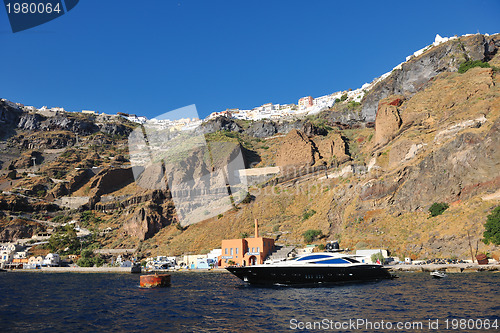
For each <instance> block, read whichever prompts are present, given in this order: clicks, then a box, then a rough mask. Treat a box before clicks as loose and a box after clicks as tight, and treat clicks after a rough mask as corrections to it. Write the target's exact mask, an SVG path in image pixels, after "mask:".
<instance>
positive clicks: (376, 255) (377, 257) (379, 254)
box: [370, 252, 384, 264]
mask: <svg viewBox="0 0 500 333" xmlns="http://www.w3.org/2000/svg"><path fill="white" fill-rule="evenodd" d="M370 259H371V260H372V262H377V260H379V261H380V263H381V264H383V263H384V256H383V255H382V252H377V253H374V254H372V256H371V257H370Z"/></svg>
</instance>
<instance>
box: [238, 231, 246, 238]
mask: <svg viewBox="0 0 500 333" xmlns="http://www.w3.org/2000/svg"><path fill="white" fill-rule="evenodd" d="M240 238H248V232H242V233H240Z"/></svg>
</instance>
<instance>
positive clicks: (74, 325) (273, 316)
mask: <svg viewBox="0 0 500 333" xmlns="http://www.w3.org/2000/svg"><path fill="white" fill-rule="evenodd" d="M399 276H400V278H398V279H395V280H384V281H380V282H370V283H362V284H348V285H340V286H327V287H312V288H311V287H309V288H305V287H302V288H296V287H255V286H250V285H248V284H245V283H244V282H242V281H240V280H239V279H237V278H236V277H234V276H233V275H231V274H226V273H216V272H191V273H181V272H179V273H173V274H172V285H171V287H168V288H159V289H143V288H140V287H139V275H135V274H81V273H40V272H37V273H25V272H7V273H0V332H82V331H83V332H102V331H106V332H287V331H302V332H306V331H307V332H311V331H337V332H375V331H376V332H384V331H385V332H430V331H433V332H443V331H461V332H498V331H500V328H496V329H495V327H494V323H495V320H496V321H497V323H498V321H500V318H499V316H500V284H499V282H500V274H498V273H491V272H484V273H483V272H481V273H462V274H448V277H447V278H444V279H440V280H435V279H432V278H431V277H430V276H429V274H428V273H399ZM471 320H472V321H471ZM461 323H465V325H469V326H468V327H467V326H462V327H460V324H461ZM453 324H457V327H456V329H453V326H452V325H453ZM479 324H481V328H480V329H478V328H479ZM498 324H500V323H498ZM389 325H390V329H389ZM471 325H473V327H472V326H471ZM476 325H477V326H476ZM492 325H493V326H492ZM486 326H488V327H489V328H488V329H486V328H485V327H486Z"/></svg>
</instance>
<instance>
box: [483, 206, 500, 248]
mask: <svg viewBox="0 0 500 333" xmlns="http://www.w3.org/2000/svg"><path fill="white" fill-rule="evenodd" d="M484 228H485V229H486V230H485V231H484V233H483V237H484V239H483V243H485V244H489V243H490V242H491V243H493V244H495V245H500V206H497V207H496V208H495V209H493V212H492V213H491V214H490V215H488V216H487V218H486V224H485V225H484Z"/></svg>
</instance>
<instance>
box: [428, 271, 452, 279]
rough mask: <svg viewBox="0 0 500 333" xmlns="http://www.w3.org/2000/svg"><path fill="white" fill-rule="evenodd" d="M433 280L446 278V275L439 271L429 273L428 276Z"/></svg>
mask: <svg viewBox="0 0 500 333" xmlns="http://www.w3.org/2000/svg"><path fill="white" fill-rule="evenodd" d="M430 275H431V276H432V277H433V278H435V279H442V278H445V277H447V276H448V275H446V274H445V273H444V272H441V271H434V272H431V274H430Z"/></svg>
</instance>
